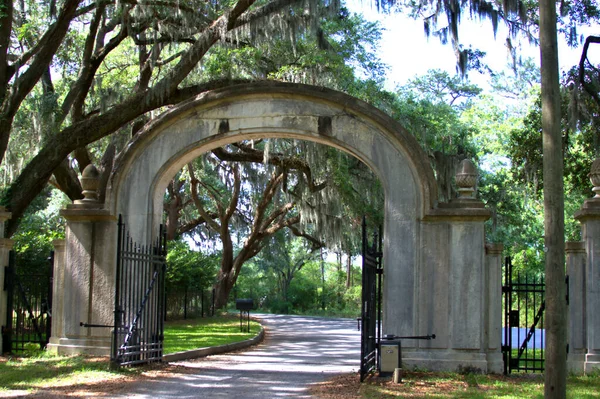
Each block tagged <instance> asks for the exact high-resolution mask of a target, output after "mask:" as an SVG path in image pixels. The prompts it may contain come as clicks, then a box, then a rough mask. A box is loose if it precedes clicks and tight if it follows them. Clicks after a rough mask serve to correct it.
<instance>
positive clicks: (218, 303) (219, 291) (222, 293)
mask: <svg viewBox="0 0 600 399" xmlns="http://www.w3.org/2000/svg"><path fill="white" fill-rule="evenodd" d="M234 283H235V282H234V281H232V280H231V278H230V276H229V275H227V274H223V273H221V272H219V278H218V280H217V284H216V285H215V309H222V308H224V307H225V306H227V301H228V299H229V293H230V292H231V289H232V288H233V284H234Z"/></svg>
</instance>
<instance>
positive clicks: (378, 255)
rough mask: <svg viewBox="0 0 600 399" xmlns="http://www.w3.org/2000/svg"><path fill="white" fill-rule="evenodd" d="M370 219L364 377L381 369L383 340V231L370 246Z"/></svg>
mask: <svg viewBox="0 0 600 399" xmlns="http://www.w3.org/2000/svg"><path fill="white" fill-rule="evenodd" d="M367 234H368V233H367V222H366V219H363V226H362V236H363V243H362V257H363V270H362V312H361V327H362V328H361V351H360V352H361V353H360V356H361V358H360V380H361V382H362V381H364V379H365V377H366V376H367V375H368V374H369V373H371V372H373V371H375V370H377V369H379V365H378V364H377V362H378V361H379V356H378V353H377V351H378V348H379V344H380V343H381V323H380V320H381V279H382V276H383V266H382V259H383V253H382V251H381V249H382V231H381V228H380V229H379V234H377V233H376V234H374V237H373V243H372V245H369V239H368V236H367Z"/></svg>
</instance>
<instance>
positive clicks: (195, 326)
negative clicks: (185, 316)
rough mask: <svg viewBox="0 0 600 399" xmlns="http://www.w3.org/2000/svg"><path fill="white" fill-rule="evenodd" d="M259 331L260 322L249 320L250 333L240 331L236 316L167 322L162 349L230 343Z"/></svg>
mask: <svg viewBox="0 0 600 399" xmlns="http://www.w3.org/2000/svg"><path fill="white" fill-rule="evenodd" d="M244 328H246V323H245V322H244ZM259 331H260V324H258V323H257V322H255V321H253V320H250V333H243V332H240V319H239V317H236V316H219V317H212V318H202V319H193V320H177V321H172V322H167V323H166V325H165V340H164V344H163V345H164V349H163V351H164V353H165V354H167V353H175V352H182V351H187V350H192V349H198V348H206V347H211V346H219V345H225V344H231V343H234V342H239V341H244V340H246V339H250V338H254V337H255V336H256V334H258V332H259Z"/></svg>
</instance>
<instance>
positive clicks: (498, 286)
mask: <svg viewBox="0 0 600 399" xmlns="http://www.w3.org/2000/svg"><path fill="white" fill-rule="evenodd" d="M502 251H504V245H502V244H491V243H488V244H486V246H485V266H486V267H485V273H486V276H485V282H486V283H487V285H486V287H485V290H486V291H487V295H488V309H487V312H485V318H486V329H485V332H486V335H487V341H488V342H487V349H488V355H487V356H488V359H487V361H488V370H489V371H490V372H496V373H500V372H501V370H502V369H503V367H504V364H503V361H502V354H501V353H500V352H499V351H500V350H501V346H502Z"/></svg>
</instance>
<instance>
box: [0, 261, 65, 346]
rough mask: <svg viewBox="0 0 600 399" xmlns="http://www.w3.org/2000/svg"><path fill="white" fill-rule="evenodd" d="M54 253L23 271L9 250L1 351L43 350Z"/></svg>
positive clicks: (48, 322) (48, 323) (48, 324)
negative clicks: (31, 347)
mask: <svg viewBox="0 0 600 399" xmlns="http://www.w3.org/2000/svg"><path fill="white" fill-rule="evenodd" d="M53 265H54V253H53V252H52V253H51V255H50V257H49V258H48V261H47V262H46V263H43V264H41V265H36V267H35V270H22V269H21V268H20V267H19V265H17V262H16V256H15V252H14V251H10V254H9V262H8V266H7V267H6V268H5V277H4V287H3V288H4V290H5V291H7V312H6V321H5V324H4V325H3V326H2V352H3V353H17V352H23V351H24V350H25V349H27V347H28V346H29V344H34V346H37V345H39V347H40V349H44V348H45V347H46V345H47V344H48V341H49V339H50V329H51V324H52V317H51V309H52V272H53V270H54V267H53Z"/></svg>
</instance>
